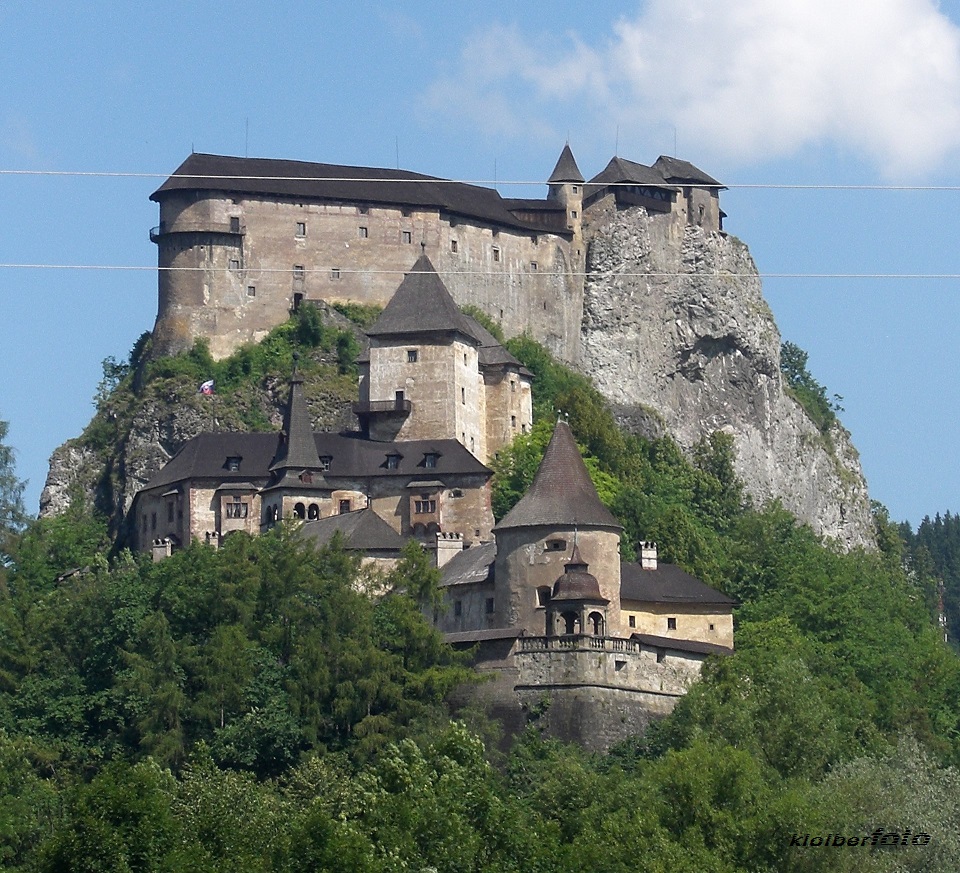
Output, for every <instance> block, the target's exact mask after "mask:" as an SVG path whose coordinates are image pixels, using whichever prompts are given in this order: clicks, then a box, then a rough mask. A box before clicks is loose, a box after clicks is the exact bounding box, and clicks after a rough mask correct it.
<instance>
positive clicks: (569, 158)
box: [547, 143, 583, 185]
mask: <svg viewBox="0 0 960 873" xmlns="http://www.w3.org/2000/svg"><path fill="white" fill-rule="evenodd" d="M582 181H583V173H581V172H580V168H579V167H578V166H577V161H576V159H575V158H574V157H573V152H572V151H571V150H570V143H567V144H566V145H564V147H563V151H562V152H560V157H559V159H558V160H557V165H556V166H555V167H554V168H553V172H552V173H551V174H550V178H549V179H547V184H548V185H553V184H556V183H559V182H582Z"/></svg>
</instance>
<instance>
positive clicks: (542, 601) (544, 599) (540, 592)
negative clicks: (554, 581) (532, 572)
mask: <svg viewBox="0 0 960 873" xmlns="http://www.w3.org/2000/svg"><path fill="white" fill-rule="evenodd" d="M549 602H550V586H549V585H541V586H540V587H539V588H538V589H537V606H546V605H547V604H548V603H549Z"/></svg>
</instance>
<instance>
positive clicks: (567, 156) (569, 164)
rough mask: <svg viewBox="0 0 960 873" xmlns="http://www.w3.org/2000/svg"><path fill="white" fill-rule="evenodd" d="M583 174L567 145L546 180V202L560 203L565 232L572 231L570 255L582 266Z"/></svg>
mask: <svg viewBox="0 0 960 873" xmlns="http://www.w3.org/2000/svg"><path fill="white" fill-rule="evenodd" d="M583 182H584V179H583V173H581V172H580V168H579V167H578V166H577V161H576V159H575V158H574V157H573V152H572V151H571V150H570V144H569V143H567V144H566V145H564V147H563V151H562V152H560V157H559V159H558V160H557V165H556V166H555V167H554V168H553V172H552V173H551V174H550V178H549V179H547V186H548V188H549V190H548V193H547V199H548V200H555V201H557V202H559V203H562V204H563V205H564V206H565V207H566V210H567V230H570V231H573V245H572V247H571V255H572V257H573V258H574V261H575V264H576V265H578V266H579V267H582V265H583V259H584V247H583Z"/></svg>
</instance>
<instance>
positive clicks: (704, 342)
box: [579, 207, 874, 548]
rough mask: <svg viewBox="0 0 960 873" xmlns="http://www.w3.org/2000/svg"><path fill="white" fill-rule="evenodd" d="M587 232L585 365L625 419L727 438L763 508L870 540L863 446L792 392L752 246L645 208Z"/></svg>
mask: <svg viewBox="0 0 960 873" xmlns="http://www.w3.org/2000/svg"><path fill="white" fill-rule="evenodd" d="M605 218H606V220H605V222H604V223H603V224H602V225H599V226H594V227H593V228H592V229H591V237H590V241H589V245H588V250H587V277H586V283H585V288H584V303H583V324H582V335H581V341H582V342H581V358H580V361H579V368H580V369H581V370H582V371H583V372H584V373H585V374H586V375H588V376H589V377H590V378H591V379H593V381H594V383H595V384H596V386H597V388H598V389H599V390H600V391H601V392H602V393H603V394H604V395H605V396H606V397H607V398H608V399H609V400H610V401H611V403H612V404H613V405H614V409H615V411H616V412H617V414H618V417H619V418H620V420H621V423H622V424H624V425H625V426H627V427H630V428H631V429H633V430H635V431H640V432H642V433H644V434H646V435H656V434H657V433H662V432H664V431H665V432H667V433H669V434H671V435H672V436H673V437H674V438H675V439H676V440H677V441H678V442H679V443H680V445H681V446H683V447H684V448H688V449H689V448H690V447H691V446H693V445H694V444H695V443H696V442H697V441H698V440H699V439H700V438H701V437H704V436H707V435H709V434H710V433H712V432H713V431H716V430H723V431H726V432H728V433H730V434H732V435H733V436H734V440H735V447H736V455H737V457H736V468H737V473H738V474H739V475H740V477H741V478H742V479H743V480H744V482H745V483H746V486H747V489H748V491H749V492H750V493H751V494H752V495H753V497H754V498H755V499H756V500H758V501H759V502H765V501H767V500H769V499H773V498H779V499H780V500H781V502H782V503H783V505H784V506H785V507H786V508H787V509H789V510H790V511H792V512H793V513H794V514H795V515H796V516H797V517H798V518H799V519H800V520H801V521H803V522H806V523H807V524H809V525H810V526H811V527H812V528H813V529H814V530H815V531H816V532H817V533H820V534H823V535H825V536H828V537H833V538H835V539H837V540H838V541H839V542H840V543H841V544H842V545H843V546H844V547H845V548H852V547H856V546H866V547H871V546H872V545H873V543H874V539H873V525H872V520H871V513H870V501H869V497H868V494H867V487H866V482H865V481H864V478H863V472H862V470H861V468H860V462H859V459H858V456H857V453H856V450H855V449H854V448H853V446H852V445H851V443H850V439H849V434H848V433H847V432H846V431H845V430H844V429H843V428H842V427H840V426H839V425H837V426H835V427H834V428H832V430H831V431H830V432H829V433H827V434H822V433H821V432H820V431H819V429H818V428H817V427H816V425H814V424H813V423H812V422H811V421H810V419H809V418H808V417H807V415H806V414H805V413H804V411H803V409H802V408H801V407H800V405H799V404H798V403H797V402H796V401H795V400H793V399H792V398H791V397H790V396H789V395H788V394H787V393H786V392H785V390H784V385H783V381H782V378H781V374H780V333H779V331H778V330H777V327H776V324H775V323H774V320H773V315H772V314H771V312H770V309H769V307H768V306H767V304H766V302H765V301H764V299H763V295H762V291H761V284H760V277H759V275H758V273H757V269H756V266H755V264H754V262H753V259H752V258H751V256H750V253H749V251H748V249H747V247H746V246H745V245H744V244H743V243H741V242H740V241H739V240H737V239H736V238H734V237H731V236H727V235H724V234H721V233H716V232H707V231H704V230H703V229H701V228H698V227H691V226H687V225H686V223H685V222H684V221H683V220H682V218H679V217H677V216H670V215H648V214H647V212H646V211H645V210H644V209H643V208H642V207H636V208H632V209H628V210H625V211H621V212H618V213H616V212H612V211H610V212H607V213H606V215H605Z"/></svg>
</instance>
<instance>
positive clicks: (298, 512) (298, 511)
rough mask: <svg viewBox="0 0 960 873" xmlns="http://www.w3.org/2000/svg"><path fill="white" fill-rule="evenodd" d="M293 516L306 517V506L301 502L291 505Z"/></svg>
mask: <svg viewBox="0 0 960 873" xmlns="http://www.w3.org/2000/svg"><path fill="white" fill-rule="evenodd" d="M293 517H294V518H306V517H307V507H306V506H304V505H303V504H302V503H298V504H297V505H296V506H294V507H293Z"/></svg>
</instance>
